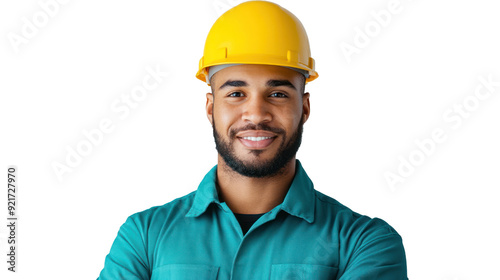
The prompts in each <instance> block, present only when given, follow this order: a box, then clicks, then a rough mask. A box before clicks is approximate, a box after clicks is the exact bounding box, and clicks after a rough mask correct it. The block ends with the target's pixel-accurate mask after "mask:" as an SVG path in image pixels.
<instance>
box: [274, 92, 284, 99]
mask: <svg viewBox="0 0 500 280" xmlns="http://www.w3.org/2000/svg"><path fill="white" fill-rule="evenodd" d="M270 96H271V97H280V98H285V97H288V96H287V95H286V94H284V93H281V92H273V93H271V95H270Z"/></svg>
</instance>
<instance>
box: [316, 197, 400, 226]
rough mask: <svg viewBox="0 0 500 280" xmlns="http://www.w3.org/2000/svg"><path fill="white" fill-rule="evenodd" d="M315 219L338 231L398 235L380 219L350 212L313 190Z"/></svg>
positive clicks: (340, 204)
mask: <svg viewBox="0 0 500 280" xmlns="http://www.w3.org/2000/svg"><path fill="white" fill-rule="evenodd" d="M315 196H316V213H317V216H316V217H317V218H318V219H320V220H322V222H327V223H328V222H330V223H332V224H334V225H335V227H337V228H338V229H339V230H341V229H342V230H346V229H349V231H350V232H364V233H372V234H377V235H378V234H384V233H385V234H396V235H397V234H398V233H397V232H396V230H395V229H394V228H393V227H392V226H391V225H389V224H388V223H387V222H386V221H385V220H383V219H381V218H377V217H374V218H371V217H370V216H367V215H363V214H360V213H358V212H355V211H353V210H351V209H350V208H349V207H347V206H345V205H344V204H342V203H340V202H339V201H337V200H336V199H334V198H332V197H330V196H328V195H326V194H323V193H321V192H319V191H317V190H315Z"/></svg>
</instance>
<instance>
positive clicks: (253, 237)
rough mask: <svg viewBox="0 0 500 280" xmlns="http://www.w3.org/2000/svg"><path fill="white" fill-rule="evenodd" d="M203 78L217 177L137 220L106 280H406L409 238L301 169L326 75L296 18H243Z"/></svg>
mask: <svg viewBox="0 0 500 280" xmlns="http://www.w3.org/2000/svg"><path fill="white" fill-rule="evenodd" d="M196 76H197V77H198V78H199V79H200V80H202V81H204V82H206V83H207V84H209V85H210V86H211V88H212V92H210V93H207V95H206V100H207V101H206V114H207V117H208V120H209V121H210V123H211V125H212V127H213V135H214V139H215V146H216V149H217V152H218V159H217V165H215V166H214V167H213V168H212V169H211V170H210V171H209V172H208V173H207V174H206V176H205V177H204V179H203V180H202V182H201V183H200V185H199V186H198V189H197V190H196V191H194V192H192V193H190V194H188V195H186V196H184V197H181V198H178V199H176V200H174V201H171V202H169V203H167V204H165V205H162V206H157V207H153V208H150V209H148V210H145V211H142V212H139V213H136V214H134V215H132V216H130V217H129V218H128V219H127V221H126V222H125V223H124V224H123V225H122V227H121V228H120V230H119V232H118V236H117V237H116V239H115V242H114V243H113V245H112V247H111V251H110V253H109V254H108V256H107V257H106V260H105V266H104V269H103V270H102V271H101V274H100V276H99V278H98V279H101V280H108V279H113V280H114V279H127V280H133V279H203V280H205V279H237V280H240V279H280V280H281V279H307V280H311V279H340V280H348V279H388V280H399V279H407V275H406V259H405V252H404V248H403V244H402V240H401V237H400V236H399V235H398V233H397V232H396V231H395V230H394V229H393V228H392V227H391V226H390V225H388V224H387V223H386V222H384V221H383V220H381V219H378V218H374V219H372V218H369V217H367V216H363V215H360V214H357V213H355V212H353V211H351V210H350V209H349V208H347V207H346V206H344V205H342V204H340V203H339V202H337V201H336V200H335V199H333V198H331V197H329V196H326V195H324V194H322V193H320V192H318V191H316V190H315V189H314V186H313V183H312V181H311V179H310V178H309V177H308V176H307V174H306V172H305V170H304V168H303V167H302V165H301V163H300V161H299V160H298V159H296V153H297V151H298V149H299V147H300V144H301V141H302V130H303V125H304V123H305V122H306V121H307V120H308V118H309V114H310V102H309V96H310V94H309V93H306V92H305V84H306V83H307V82H310V81H312V80H314V79H316V78H317V77H318V74H317V73H316V71H315V70H314V60H313V59H312V58H311V56H310V49H309V41H308V39H307V35H306V32H305V30H304V28H303V26H302V24H301V23H300V21H299V20H298V19H297V18H296V17H295V16H294V15H293V14H291V13H290V12H289V11H287V10H285V9H283V8H282V7H280V6H278V5H276V4H273V3H270V2H266V1H249V2H245V3H242V4H240V5H238V6H236V7H234V8H232V9H231V10H229V11H228V12H226V13H225V14H224V15H222V16H221V17H220V18H219V19H218V20H217V21H216V22H215V24H214V25H213V26H212V29H211V30H210V32H209V34H208V37H207V40H206V43H205V50H204V55H203V57H202V59H201V60H200V65H199V70H198V73H197V75H196ZM318 160H320V159H318Z"/></svg>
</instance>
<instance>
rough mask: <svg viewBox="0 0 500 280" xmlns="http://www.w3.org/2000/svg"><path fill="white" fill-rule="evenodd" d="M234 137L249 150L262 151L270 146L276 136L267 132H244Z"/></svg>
mask: <svg viewBox="0 0 500 280" xmlns="http://www.w3.org/2000/svg"><path fill="white" fill-rule="evenodd" d="M236 137H237V138H238V140H240V142H241V143H242V144H243V146H245V147H247V148H249V149H264V148H267V147H268V146H269V145H271V144H272V143H273V141H274V139H275V138H276V137H277V136H276V135H275V134H274V133H272V132H268V131H244V132H241V133H238V135H236Z"/></svg>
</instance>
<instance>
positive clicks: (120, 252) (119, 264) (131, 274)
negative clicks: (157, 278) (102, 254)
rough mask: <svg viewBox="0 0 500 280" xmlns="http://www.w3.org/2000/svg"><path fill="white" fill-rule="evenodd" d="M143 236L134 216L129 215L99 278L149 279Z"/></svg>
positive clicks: (101, 279)
mask: <svg viewBox="0 0 500 280" xmlns="http://www.w3.org/2000/svg"><path fill="white" fill-rule="evenodd" d="M143 236H144V235H143V233H142V232H141V230H140V229H139V227H138V226H137V224H136V222H135V221H134V218H133V216H131V217H129V218H128V219H127V220H126V221H125V223H124V224H123V225H122V226H121V227H120V230H119V231H118V235H117V237H116V239H115V241H114V242H113V245H112V246H111V250H110V252H109V254H108V255H107V256H106V259H105V262H104V268H103V270H102V271H101V274H100V275H99V277H98V278H97V279H98V280H117V279H127V280H149V279H150V278H151V273H150V269H149V265H148V257H147V248H146V245H145V244H146V242H145V240H144V237H143Z"/></svg>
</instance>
